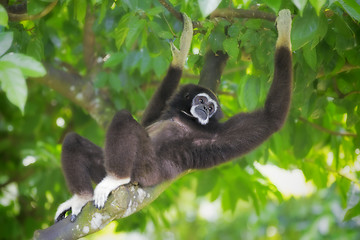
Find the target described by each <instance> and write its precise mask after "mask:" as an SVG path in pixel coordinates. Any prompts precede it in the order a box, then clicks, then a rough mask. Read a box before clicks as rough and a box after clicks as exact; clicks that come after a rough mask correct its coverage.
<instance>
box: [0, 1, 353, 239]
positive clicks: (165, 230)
mask: <svg viewBox="0 0 360 240" xmlns="http://www.w3.org/2000/svg"><path fill="white" fill-rule="evenodd" d="M15 2H16V1H10V3H15ZM50 2H51V1H49V0H39V1H28V4H27V11H28V14H30V15H35V14H39V13H41V12H42V11H43V10H44V9H45V8H46V7H47V6H48V4H49V3H50ZM170 2H171V4H173V5H174V6H175V8H176V9H177V10H180V11H181V12H185V13H187V14H188V15H189V16H190V17H191V18H192V19H193V20H196V21H200V22H201V24H202V27H201V28H200V29H197V30H198V31H197V34H196V35H195V36H194V39H193V43H192V50H191V54H190V56H189V58H188V61H187V65H186V69H185V74H184V75H185V76H186V77H184V80H183V82H194V80H193V79H194V78H197V77H198V75H199V73H200V70H201V68H202V66H203V64H204V55H205V52H206V51H207V50H208V49H211V50H213V51H219V50H220V51H225V52H226V53H228V55H229V57H230V58H229V61H228V63H227V67H226V69H225V70H224V74H223V77H222V80H221V85H220V89H219V98H220V101H221V105H222V107H223V109H224V112H225V115H226V116H227V117H228V116H231V115H233V114H235V113H237V112H239V111H251V110H254V109H256V108H258V107H261V106H262V104H263V103H264V100H265V98H266V94H267V91H268V89H269V86H270V84H271V76H272V73H273V56H274V46H275V41H276V36H277V33H276V29H275V26H274V23H273V22H269V21H267V20H262V19H238V18H234V19H232V20H231V21H229V20H225V19H222V18H218V19H216V20H214V19H211V18H209V17H206V18H205V17H204V16H203V15H206V14H207V10H206V9H204V8H205V7H206V2H207V1H202V0H199V1H196V0H187V1H180V0H171V1H170ZM208 2H210V3H214V4H217V3H219V7H218V8H226V7H230V8H234V9H236V8H241V9H256V10H259V11H264V12H269V13H273V14H276V13H277V12H278V11H279V10H280V9H282V8H289V9H290V10H291V11H292V13H293V14H294V19H293V31H292V35H291V39H292V44H293V50H294V52H293V57H294V93H293V101H292V108H291V112H290V116H289V118H288V121H287V123H286V125H285V126H284V128H283V129H282V130H281V131H280V132H279V133H276V134H275V135H274V136H273V137H271V138H270V139H269V140H268V141H267V142H266V143H264V144H263V145H262V146H261V147H259V148H258V149H257V150H255V151H254V152H252V153H250V154H248V155H247V156H245V157H242V158H241V159H237V160H235V161H233V162H230V163H227V164H224V165H222V166H220V167H217V168H215V169H212V170H208V171H202V172H196V173H192V174H189V175H188V176H185V177H183V178H182V179H180V180H179V181H177V182H176V183H175V184H173V185H172V186H171V187H170V188H169V189H168V190H167V191H166V192H165V193H164V194H162V195H161V196H160V197H159V198H158V199H157V200H156V201H155V202H154V203H153V204H151V205H150V206H149V207H148V208H146V209H145V210H143V211H142V212H140V213H137V214H134V215H132V216H130V217H128V218H126V219H122V220H119V221H118V222H119V224H118V226H117V227H116V231H119V232H131V231H136V232H145V233H143V234H144V236H147V237H148V238H150V239H219V238H221V239H282V238H284V239H340V238H342V239H359V238H360V233H359V231H358V228H359V225H360V222H359V217H358V215H359V214H360V207H359V206H360V202H359V199H360V195H359V180H358V179H359V176H360V109H359V106H358V105H359V102H360V81H359V79H360V54H359V52H360V25H359V21H360V7H359V4H358V1H356V0H347V1H340V0H339V1H337V0H330V1H326V0H321V1H313V0H309V1H307V0H301V1H300V0H292V1H286V0H272V1H270V0H253V1H245V0H232V1H230V0H223V1H221V2H219V1H208ZM87 9H89V10H90V12H91V13H92V14H93V15H94V17H95V23H94V25H93V27H92V30H93V31H94V34H95V36H96V47H95V53H94V54H95V56H96V60H97V62H98V63H102V64H100V67H98V68H95V69H91V70H93V71H91V72H88V71H87V68H86V63H85V59H84V55H83V51H84V40H83V38H84V26H85V23H84V22H85V18H86V14H87V11H86V10H87ZM181 30H182V24H181V22H179V21H178V20H177V19H176V18H175V17H174V16H172V15H171V14H170V13H169V12H168V11H167V10H165V8H163V7H162V6H161V4H160V3H159V2H158V1H155V0H153V1H141V0H123V1H112V0H104V1H99V0H91V1H85V0H83V1H80V0H79V1H73V0H60V1H59V2H58V4H57V5H56V6H55V8H53V9H52V10H51V12H50V13H49V14H48V15H46V16H43V17H41V18H39V19H36V20H26V21H21V22H16V21H11V20H8V17H7V14H6V10H5V8H4V7H2V6H0V83H1V85H0V86H1V89H0V106H1V107H0V156H1V161H2V163H1V166H2V167H1V170H0V238H1V239H28V238H30V237H31V236H32V235H33V232H34V230H35V229H39V228H45V227H47V226H49V225H51V224H52V222H53V216H54V213H55V211H56V208H57V206H58V205H59V204H60V203H61V202H63V201H65V200H66V199H68V198H69V197H70V195H69V192H68V191H67V189H66V186H65V181H64V178H63V176H62V172H61V166H60V161H59V158H60V152H61V142H62V139H63V137H64V135H65V134H66V133H67V132H69V131H76V132H78V133H79V134H81V135H83V136H85V137H87V138H89V139H90V140H92V141H93V142H95V143H96V144H99V145H100V146H101V145H102V144H103V139H104V130H103V129H101V128H100V127H99V126H98V125H97V123H96V121H95V120H93V119H91V117H90V116H89V115H88V114H87V112H86V111H85V110H84V109H81V108H79V107H78V106H76V105H75V104H74V103H72V102H70V101H69V100H68V99H66V98H64V97H63V96H61V95H60V94H59V93H57V92H56V91H54V90H53V89H51V88H49V87H48V86H44V85H41V84H39V83H38V82H37V81H36V79H34V78H32V79H30V80H28V81H27V82H26V84H27V85H25V84H21V83H19V82H21V81H22V80H19V79H24V78H25V77H39V76H41V75H43V74H44V71H43V69H42V67H41V66H40V65H39V64H38V62H37V61H41V62H44V63H45V62H46V63H47V64H51V65H53V66H55V67H57V68H59V69H66V70H67V71H69V72H75V73H76V74H79V75H80V76H83V77H84V78H86V79H87V80H88V81H93V85H94V87H95V88H96V90H97V91H103V92H106V93H107V94H109V96H110V99H111V102H112V105H113V106H114V108H115V109H122V108H126V109H129V110H130V111H131V112H132V113H133V114H134V116H135V117H136V118H138V119H140V118H141V115H142V112H143V110H144V108H145V106H146V104H147V103H148V100H149V98H150V97H151V94H152V93H153V92H154V90H155V89H156V86H157V85H158V84H159V82H160V81H161V78H162V77H163V76H164V74H165V72H166V70H167V68H168V66H169V64H170V61H171V52H170V47H169V44H168V41H169V40H174V41H175V44H178V42H179V38H178V37H179V36H180V32H181ZM10 53H14V54H15V56H18V57H19V56H21V57H20V60H19V58H16V59H14V58H12V60H11V59H10V60H9V59H8V58H5V59H4V56H6V55H4V54H10ZM10 55H13V54H10ZM36 60H37V61H36ZM6 61H7V62H8V63H4V62H6ZM11 61H12V63H9V62H11ZM9 69H10V70H9ZM12 69H15V70H12ZM9 71H15V72H16V74H15V75H11V74H10V73H13V72H10V73H9ZM9 86H10V87H9ZM9 89H10V90H9ZM25 92H26V93H27V98H26V95H24V94H25ZM25 101H26V105H25V106H24V104H25ZM255 161H257V162H259V163H261V164H273V165H277V166H278V167H280V168H283V169H300V170H301V171H302V172H303V174H304V176H305V178H306V180H307V181H309V182H311V183H312V184H313V185H314V186H315V188H316V191H315V192H314V193H312V194H310V195H309V196H306V197H301V198H296V199H295V198H284V197H283V196H282V194H281V192H279V191H278V190H277V188H276V186H275V185H274V184H273V183H272V182H271V181H270V180H268V179H267V178H266V177H264V176H263V175H262V174H261V173H260V172H259V171H258V170H257V169H256V168H255V167H254V165H253V163H254V162H255ZM204 206H205V207H206V206H208V208H206V209H205V210H206V211H205V213H207V214H208V215H207V216H208V217H204V216H206V214H205V213H204V212H201V211H202V209H203V208H205V207H204ZM210 213H213V214H210ZM344 217H345V220H346V221H344ZM104 231H105V232H106V230H104ZM100 234H101V233H100ZM89 238H90V239H91V238H96V236H95V235H94V236H90V237H89Z"/></svg>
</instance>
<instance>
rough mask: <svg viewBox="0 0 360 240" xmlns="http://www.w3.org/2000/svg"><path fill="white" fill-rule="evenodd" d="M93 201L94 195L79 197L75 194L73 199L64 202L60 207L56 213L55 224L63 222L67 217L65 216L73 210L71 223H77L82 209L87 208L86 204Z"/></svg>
mask: <svg viewBox="0 0 360 240" xmlns="http://www.w3.org/2000/svg"><path fill="white" fill-rule="evenodd" d="M91 200H92V195H90V194H87V195H78V194H75V195H74V196H73V197H72V198H70V199H69V200H67V201H65V202H63V203H62V204H60V206H59V207H58V209H57V211H56V213H55V222H58V221H60V220H62V219H63V218H64V217H65V214H66V212H67V211H69V210H70V209H71V212H72V214H71V215H72V216H71V219H70V220H71V221H72V222H73V221H75V219H76V216H77V215H78V214H79V213H80V212H81V209H82V208H83V207H84V206H85V204H86V203H87V202H89V201H91Z"/></svg>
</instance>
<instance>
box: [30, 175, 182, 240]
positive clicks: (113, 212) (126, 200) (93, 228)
mask: <svg viewBox="0 0 360 240" xmlns="http://www.w3.org/2000/svg"><path fill="white" fill-rule="evenodd" d="M181 176H182V175H181ZM173 181H175V180H173ZM173 181H168V182H164V183H162V184H159V185H157V186H154V187H148V188H140V187H139V186H135V185H132V184H128V185H125V186H121V187H119V188H118V189H116V190H115V191H113V193H112V194H110V196H109V198H108V200H107V201H106V203H105V207H104V208H103V209H101V210H98V209H97V208H95V206H94V205H93V201H91V202H89V203H87V204H86V206H85V207H84V208H83V210H82V211H81V213H80V214H79V215H78V217H77V219H76V220H75V222H70V218H69V217H67V218H65V219H63V220H61V221H59V222H57V223H55V224H54V225H52V226H50V227H49V228H47V229H44V230H37V231H35V233H34V239H38V240H42V239H43V240H51V239H78V238H80V237H84V236H86V235H89V234H92V233H94V232H97V231H99V230H101V229H102V228H104V227H105V226H106V225H107V224H109V223H110V222H111V221H113V220H115V219H119V218H124V217H127V216H129V215H131V214H133V213H135V212H138V211H139V210H141V209H142V208H144V207H145V206H147V205H149V204H150V203H151V202H152V201H154V200H155V199H156V198H157V197H158V196H159V195H160V194H161V193H162V192H163V191H164V190H165V189H166V188H168V187H169V186H170V185H171V183H172V182H173Z"/></svg>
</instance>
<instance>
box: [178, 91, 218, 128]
mask: <svg viewBox="0 0 360 240" xmlns="http://www.w3.org/2000/svg"><path fill="white" fill-rule="evenodd" d="M173 100H174V101H173V102H172V103H173V104H172V107H175V108H177V109H178V110H180V112H181V114H183V116H185V117H186V118H188V119H191V120H196V121H197V122H198V123H199V124H201V125H207V124H208V123H209V122H210V121H211V122H216V121H218V120H219V119H220V118H221V117H222V111H221V109H220V106H219V103H218V101H217V98H216V96H215V94H214V93H212V92H211V91H210V90H208V89H206V88H203V87H200V86H197V85H193V84H188V85H185V86H184V87H183V88H182V89H181V90H180V92H179V93H178V94H177V96H176V97H175V98H174V99H173Z"/></svg>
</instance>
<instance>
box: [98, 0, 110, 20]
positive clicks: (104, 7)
mask: <svg viewBox="0 0 360 240" xmlns="http://www.w3.org/2000/svg"><path fill="white" fill-rule="evenodd" d="M108 4H109V0H103V1H102V3H101V8H100V15H99V18H98V24H101V23H102V21H103V20H104V18H105V15H106V12H107V9H108Z"/></svg>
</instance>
